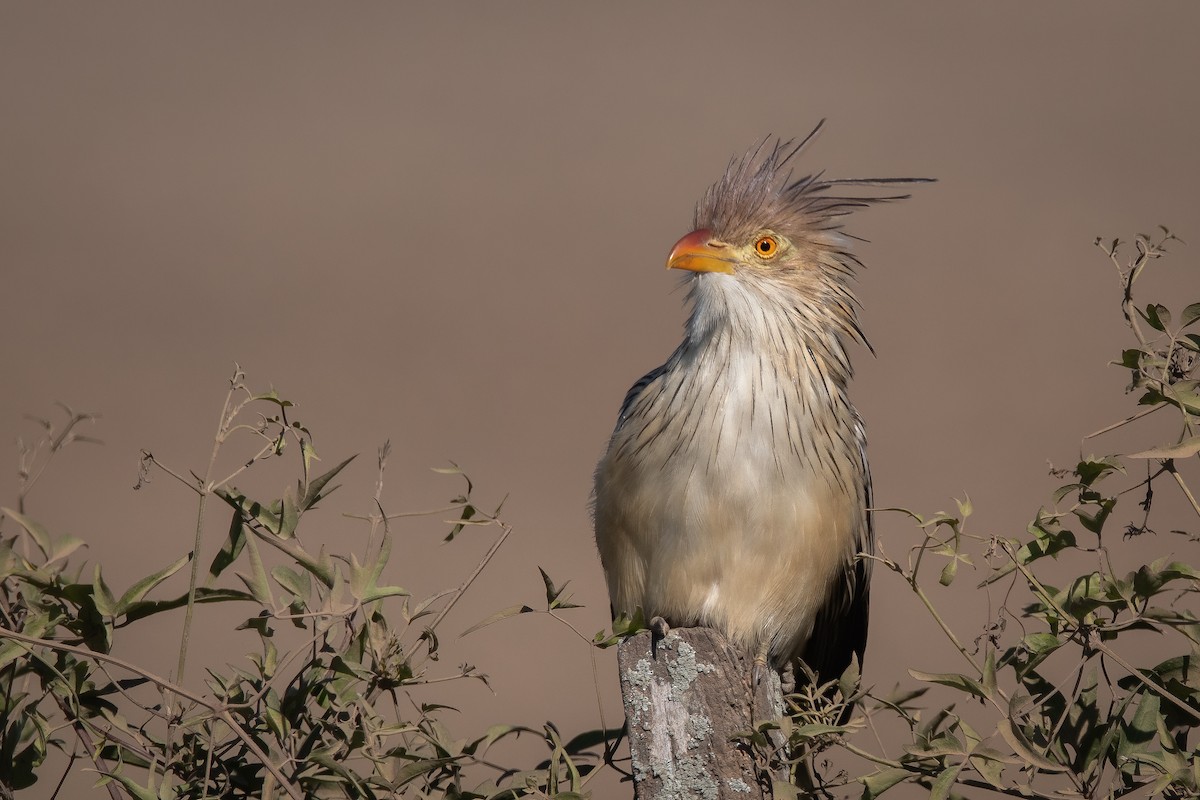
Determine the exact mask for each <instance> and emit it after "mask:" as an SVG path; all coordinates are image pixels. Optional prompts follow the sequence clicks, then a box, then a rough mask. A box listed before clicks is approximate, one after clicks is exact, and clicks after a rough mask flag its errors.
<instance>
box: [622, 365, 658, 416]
mask: <svg viewBox="0 0 1200 800" xmlns="http://www.w3.org/2000/svg"><path fill="white" fill-rule="evenodd" d="M666 371H667V365H666V364H663V365H661V366H658V367H655V368H654V369H652V370H650V371H649V372H647V373H646V374H645V375H643V376H642V377H641V378H639V379H638V382H637V383H635V384H634V385H633V386H630V387H629V391H628V392H626V393H625V400H624V401H622V403H621V411H620V413H618V414H617V430H620V428H621V426H622V425H624V424H625V418H626V417H628V416H629V409H631V408H633V404H634V402H635V401H636V400H637V399H638V395H640V394H641V393H642V390H644V389H645V388H646V387H647V386H649V385H650V384H652V383H654V381H655V380H657V379H658V378H659V376H661V375H662V374H663V373H664V372H666Z"/></svg>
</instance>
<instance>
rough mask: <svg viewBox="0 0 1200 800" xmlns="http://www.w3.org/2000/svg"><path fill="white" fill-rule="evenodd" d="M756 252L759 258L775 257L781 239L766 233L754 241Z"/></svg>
mask: <svg viewBox="0 0 1200 800" xmlns="http://www.w3.org/2000/svg"><path fill="white" fill-rule="evenodd" d="M754 252H755V254H757V255H758V257H759V258H766V259H771V258H774V257H775V256H776V254H778V253H779V240H778V239H776V238H775V237H774V236H770V235H765V234H764V235H763V236H760V237H758V239H756V240H755V241H754Z"/></svg>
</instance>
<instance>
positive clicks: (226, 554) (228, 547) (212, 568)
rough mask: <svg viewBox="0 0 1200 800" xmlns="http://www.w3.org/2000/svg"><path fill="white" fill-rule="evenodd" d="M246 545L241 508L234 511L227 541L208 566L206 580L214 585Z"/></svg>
mask: <svg viewBox="0 0 1200 800" xmlns="http://www.w3.org/2000/svg"><path fill="white" fill-rule="evenodd" d="M245 546H246V525H245V523H244V522H243V521H242V512H241V509H236V510H235V511H234V512H233V519H232V520H231V521H230V523H229V536H227V537H226V539H225V543H224V544H223V545H221V549H220V550H219V551H217V554H216V555H215V556H213V560H212V563H211V564H210V565H209V567H208V580H206V581H205V583H207V584H208V585H210V586H211V585H212V583H213V581H215V580H216V579H217V578H218V577H219V576H220V575H221V573H222V572H224V571H225V568H226V567H228V566H229V565H230V564H232V563H233V562H234V561H237V557H238V555H240V554H241V552H242V548H243V547H245Z"/></svg>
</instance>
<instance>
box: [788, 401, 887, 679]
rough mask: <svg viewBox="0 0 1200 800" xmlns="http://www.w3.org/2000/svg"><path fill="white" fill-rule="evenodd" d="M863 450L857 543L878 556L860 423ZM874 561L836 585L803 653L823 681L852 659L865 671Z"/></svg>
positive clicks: (862, 561) (854, 567)
mask: <svg viewBox="0 0 1200 800" xmlns="http://www.w3.org/2000/svg"><path fill="white" fill-rule="evenodd" d="M859 424H860V427H859V431H860V439H859V449H860V454H861V456H862V470H863V489H864V500H865V508H864V519H863V525H862V528H861V529H860V531H859V535H858V536H857V537H856V540H855V542H854V547H855V552H857V553H866V554H867V555H873V554H874V552H875V522H874V519H873V518H872V514H871V511H870V509H871V506H872V504H873V503H874V498H873V494H874V492H873V490H872V487H871V470H870V469H869V468H868V467H867V462H866V448H865V441H864V440H863V438H862V437H861V431H862V428H861V422H860V423H859ZM871 564H872V562H871V560H870V559H869V558H864V557H859V558H856V559H855V560H854V563H853V564H850V565H847V569H846V571H845V573H844V574H843V576H842V579H841V580H840V581H838V582H837V583H835V584H834V587H833V589H832V590H831V591H830V593H829V596H828V597H827V598H826V599H825V603H824V605H822V606H821V610H820V611H818V612H817V618H816V621H815V622H814V623H813V630H812V635H810V636H809V638H808V643H807V644H806V645H805V646H804V649H803V650H802V651H801V653H800V657H801V658H802V659H804V663H805V664H807V665H808V666H809V668H810V669H812V670H813V671H814V672H816V673H817V675H818V676H819V677H820V679H821V681H830V680H836V679H837V678H838V677H840V676H841V674H842V673H843V672H845V671H846V667H848V666H850V659H851V657H852V656H857V657H858V663H859V666H860V667H861V665H862V660H863V654H864V653H865V652H866V649H867V621H868V617H869V615H870V592H871Z"/></svg>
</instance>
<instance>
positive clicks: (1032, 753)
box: [998, 698, 1071, 772]
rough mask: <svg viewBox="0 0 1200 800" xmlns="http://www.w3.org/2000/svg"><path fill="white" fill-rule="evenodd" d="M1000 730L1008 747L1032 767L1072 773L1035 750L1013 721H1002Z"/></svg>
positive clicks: (1067, 768) (1044, 770)
mask: <svg viewBox="0 0 1200 800" xmlns="http://www.w3.org/2000/svg"><path fill="white" fill-rule="evenodd" d="M1015 699H1016V698H1014V700H1015ZM998 730H999V731H1000V735H1001V736H1002V737H1003V738H1004V741H1006V742H1008V746H1009V747H1011V748H1012V749H1013V751H1014V752H1016V754H1017V755H1019V756H1020V757H1021V758H1023V759H1024V760H1025V761H1026V762H1027V763H1028V764H1030V765H1031V766H1033V767H1036V768H1037V769H1040V770H1042V771H1043V772H1069V771H1070V769H1071V768H1070V767H1065V766H1063V765H1061V764H1056V763H1055V762H1053V761H1051V760H1050V759H1048V758H1046V757H1045V756H1044V755H1042V754H1041V753H1039V752H1038V751H1037V750H1035V749H1034V747H1033V745H1032V744H1030V742H1029V740H1028V739H1026V738H1025V734H1024V733H1022V732H1021V729H1020V728H1018V727H1017V726H1015V725H1013V722H1012V720H1011V719H1008V718H1004V719H1001V720H1000V725H999V726H998Z"/></svg>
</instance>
